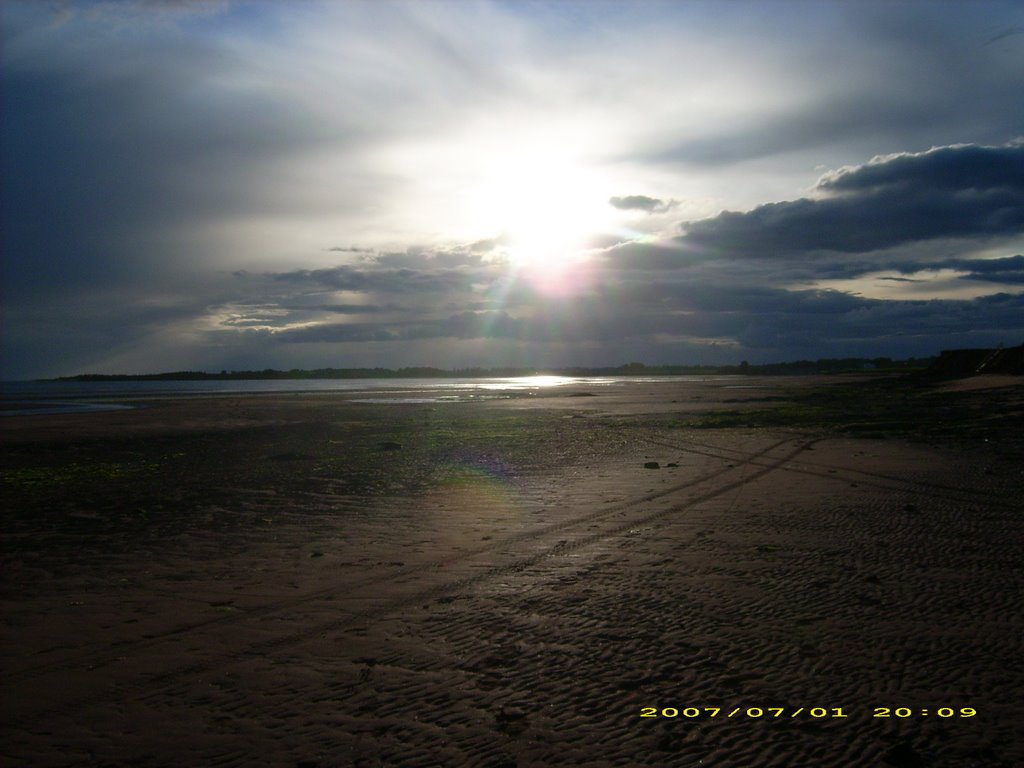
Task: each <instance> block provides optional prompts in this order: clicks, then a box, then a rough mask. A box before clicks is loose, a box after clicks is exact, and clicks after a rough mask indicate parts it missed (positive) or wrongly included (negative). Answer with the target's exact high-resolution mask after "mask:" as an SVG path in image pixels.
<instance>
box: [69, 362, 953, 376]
mask: <svg viewBox="0 0 1024 768" xmlns="http://www.w3.org/2000/svg"><path fill="white" fill-rule="evenodd" d="M934 359H935V358H914V357H911V358H908V359H906V360H893V359H891V358H888V357H871V358H865V357H841V358H821V359H819V360H794V361H791V362H785V363H760V364H752V363H748V362H747V361H746V360H744V361H743V362H742V363H740V364H739V365H645V364H644V363H626V364H625V365H618V366H614V367H604V368H544V369H537V368H454V369H443V368H433V367H429V366H426V367H423V366H416V367H411V368H316V369H313V370H305V369H301V368H292V369H291V370H288V371H279V370H275V369H273V368H264V369H263V370H261V371H221V372H220V373H209V372H206V371H171V372H166V373H139V374H106V373H82V374H78V375H77V376H61V377H59V378H56V379H51V381H240V380H249V381H251V380H261V379H437V378H467V379H477V378H495V377H501V378H503V377H511V376H535V375H554V376H687V375H752V376H753V375H758V376H798V375H806V374H816V373H819V374H827V373H850V372H855V371H866V370H874V371H907V370H917V369H923V368H927V367H928V366H929V365H930V364H931V363H932V362H933V361H934Z"/></svg>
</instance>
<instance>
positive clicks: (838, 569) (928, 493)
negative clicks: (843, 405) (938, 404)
mask: <svg viewBox="0 0 1024 768" xmlns="http://www.w3.org/2000/svg"><path fill="white" fill-rule="evenodd" d="M815 383H816V382H813V381H811V380H801V381H795V380H784V379H751V381H750V383H749V384H745V385H744V387H743V388H736V387H730V388H726V387H724V386H723V385H722V382H718V383H714V382H707V383H668V382H652V383H643V384H635V385H632V386H630V387H628V388H617V389H615V390H614V391H611V390H608V389H594V390H592V391H590V392H584V391H581V390H579V388H576V389H574V390H556V391H555V392H554V393H553V394H551V395H550V396H523V397H515V398H509V399H506V400H494V401H489V402H478V403H443V404H424V403H408V404H388V405H384V404H381V405H375V404H366V403H353V402H351V401H350V400H351V398H349V399H346V398H345V397H343V396H337V395H291V396H281V395H274V396H248V397H217V398H196V397H190V398H183V399H178V400H166V401H151V402H149V403H147V407H145V408H140V409H137V410H125V411H111V412H106V413H82V414H64V415H50V416H24V417H7V418H5V419H4V421H3V422H2V423H0V429H2V430H3V445H2V459H3V465H2V466H3V470H4V482H3V486H2V488H3V503H4V508H5V509H6V510H9V511H8V512H5V517H4V528H3V549H2V556H3V559H2V565H3V580H2V594H0V599H2V606H0V609H2V616H3V619H2V635H0V658H2V668H3V670H4V671H3V676H2V678H0V690H2V701H0V707H2V708H0V728H2V729H3V730H2V733H3V735H2V741H0V760H2V762H3V764H4V765H15V766H17V765H26V766H28V765H31V766H64V765H82V766H111V765H115V766H120V765H125V766H128V765H131V766H178V765H197V766H198V765H203V766H249V765H267V766H307V767H308V766H494V767H495V768H498V767H499V766H563V765H564V766H722V767H723V768H732V767H734V766H737V767H742V768H760V766H780V767H782V766H785V767H786V768H790V767H792V766H850V767H851V768H856V767H858V766H897V768H900V767H907V768H913V767H914V766H935V767H943V768H944V767H946V766H948V767H949V768H953V767H954V766H956V767H957V768H964V767H966V766H996V767H1005V768H1010V766H1018V765H1024V743H1022V742H1021V740H1020V737H1019V724H1020V718H1021V715H1022V711H1021V703H1020V702H1021V697H1020V696H1021V690H1022V688H1024V685H1022V684H1024V679H1022V677H1024V676H1022V673H1021V667H1020V658H1022V657H1024V640H1022V638H1024V618H1022V615H1021V611H1020V607H1019V601H1020V595H1021V594H1022V590H1021V587H1022V581H1024V577H1022V575H1021V574H1022V572H1024V571H1022V565H1024V562H1022V561H1024V557H1022V554H1021V551H1020V546H1019V544H1020V541H1021V533H1022V528H1024V518H1022V515H1021V512H1022V509H1024V507H1022V503H1021V499H1020V488H1021V486H1022V479H1024V475H1022V474H1021V465H1020V463H1019V451H1018V449H1019V446H1017V445H1016V444H1015V445H1007V444H1004V442H1002V441H1000V440H998V439H993V438H991V437H986V438H971V437H970V436H968V437H965V438H964V439H963V440H960V441H950V440H935V439H931V440H925V441H916V442H913V441H908V440H905V439H902V438H900V437H893V436H891V435H890V436H886V437H885V439H880V438H879V437H876V438H871V439H865V438H859V437H850V436H848V435H847V434H842V433H837V432H835V431H833V430H829V429H820V428H819V429H809V428H807V427H806V425H803V426H799V427H787V426H785V425H778V426H774V427H771V428H764V427H756V426H747V427H728V428H709V427H707V426H706V425H705V426H704V427H703V428H700V427H695V426H693V421H692V420H693V419H694V418H698V419H699V418H700V415H701V414H702V413H705V412H710V411H720V410H722V409H724V410H727V411H737V410H739V411H743V410H744V409H756V408H763V407H765V404H768V405H771V404H773V403H774V402H775V401H776V399H778V398H780V397H782V395H781V394H780V393H781V392H783V390H784V389H785V388H787V387H794V386H796V387H799V386H810V385H811V384H815ZM818 383H820V382H818ZM999 386H1001V387H1011V388H1013V387H1016V388H1019V387H1020V385H1019V384H1017V383H1016V382H1014V381H1009V382H1003V383H1001V384H1000V385H999ZM968 389H970V388H968ZM983 389H984V388H982V387H975V388H974V389H971V391H972V392H974V393H975V395H977V396H982V395H978V394H977V392H981V391H983ZM972 402H973V401H972ZM655 462H656V463H657V468H654V467H653V466H651V467H648V466H646V465H652V464H653V463H655ZM652 714H653V715H654V716H645V715H652Z"/></svg>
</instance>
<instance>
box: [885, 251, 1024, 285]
mask: <svg viewBox="0 0 1024 768" xmlns="http://www.w3.org/2000/svg"><path fill="white" fill-rule="evenodd" d="M889 268H890V269H897V270H899V271H900V272H904V273H912V272H917V271H919V270H921V269H953V270H956V271H958V272H964V273H965V274H963V275H960V276H959V277H960V279H962V280H984V281H987V282H991V283H1005V284H1008V285H1011V284H1024V256H1021V255H1017V256H1005V257H1003V258H1001V259H941V260H939V261H934V262H929V263H928V264H920V263H907V262H903V263H899V264H893V265H892V266H891V267H889ZM881 279H883V280H907V278H897V277H889V278H881Z"/></svg>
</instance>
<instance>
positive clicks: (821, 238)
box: [0, 0, 1024, 380]
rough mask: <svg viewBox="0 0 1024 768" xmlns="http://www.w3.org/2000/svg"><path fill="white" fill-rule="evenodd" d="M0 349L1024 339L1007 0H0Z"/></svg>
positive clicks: (533, 352)
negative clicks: (0, 2) (998, 0)
mask: <svg viewBox="0 0 1024 768" xmlns="http://www.w3.org/2000/svg"><path fill="white" fill-rule="evenodd" d="M0 34H2V39H0V46H2V47H0V78H2V84H0V161H2V169H0V246H2V250H0V278H2V280H0V306H2V315H0V321H2V325H0V378H3V379H7V380H11V379H25V378H32V377H45V376H57V375H69V374H76V373H86V372H90V373H146V372H158V371H172V370H183V369H191V370H208V371H219V370H225V369H226V370H246V369H263V368H279V369H289V368H321V367H364V366H368V367H376V366H382V367H390V368H398V367H405V366H419V365H431V366H437V367H443V368H459V367H471V366H482V367H498V366H517V367H533V368H538V369H541V368H550V367H561V366H604V365H620V364H623V363H628V362H642V363H646V364H649V365H656V364H704V365H715V364H727V363H738V362H740V361H742V360H747V361H749V362H751V363H759V362H772V361H783V360H796V359H807V358H810V359H815V358H821V357H849V356H861V357H877V356H886V357H894V358H906V357H911V356H914V357H925V356H930V355H934V354H936V353H937V352H938V351H940V350H941V349H948V348H958V347H979V346H995V345H998V344H1004V345H1008V346H1009V345H1016V344H1020V343H1022V342H1024V111H1022V110H1021V107H1020V101H1021V94H1022V93H1024V5H1022V4H1020V3H1019V2H1005V3H1004V2H995V1H991V2H988V1H985V0H971V1H970V2H953V1H952V0H946V1H944V2H932V1H929V2H913V1H912V0H905V1H904V2H855V1H850V2H811V1H810V0H793V1H791V2H785V1H784V0H776V1H774V2H760V1H759V2H742V0H732V2H712V1H711V0H706V1H701V0H689V1H680V2H658V1H657V0H634V1H632V2H630V1H622V2H603V1H602V0H587V1H586V2H571V1H570V0H564V1H561V2H556V1H549V2H540V1H537V2H531V0H516V1H515V2H495V1H490V0H455V1H452V2H443V1H441V0H419V1H413V0H403V1H396V2H388V1H387V0H335V1H329V2H313V1H312V0H293V1H290V2H287V3H284V2H251V1H247V0H237V1H234V0H220V1H216V0H210V1H209V2H196V1H191V2H190V1H189V0H119V1H117V2H101V1H99V0H96V1H93V2H90V1H86V0H80V1H79V2H71V1H65V2H61V1H59V0H53V1H52V2H46V1H44V0H33V1H32V2H20V1H19V0H6V1H5V2H4V3H3V4H0Z"/></svg>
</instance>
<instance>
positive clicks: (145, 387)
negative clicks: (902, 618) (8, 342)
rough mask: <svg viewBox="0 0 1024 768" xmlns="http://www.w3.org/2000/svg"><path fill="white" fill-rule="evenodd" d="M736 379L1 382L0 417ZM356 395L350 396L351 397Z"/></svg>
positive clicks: (456, 398) (422, 398)
mask: <svg viewBox="0 0 1024 768" xmlns="http://www.w3.org/2000/svg"><path fill="white" fill-rule="evenodd" d="M736 378H739V377H736V376H656V377H650V376H646V377H645V376H579V377H576V376H514V377H508V378H480V379H468V378H429V379H253V380H235V381H223V380H215V381H9V382H0V406H2V407H0V415H3V416H14V415H31V414H44V413H85V412H89V411H97V410H115V409H120V408H132V407H135V405H133V403H134V404H138V403H140V402H144V401H145V400H149V399H160V398H167V397H189V396H196V395H207V396H209V395H230V394H260V393H301V392H319V393H330V392H335V393H338V394H344V395H350V397H346V399H347V400H350V401H353V402H362V403H446V402H448V403H450V402H471V401H475V400H493V399H496V398H502V397H515V396H522V395H528V394H531V393H536V394H540V393H542V392H546V391H553V390H558V389H563V388H568V387H572V386H584V385H585V386H587V387H595V386H597V387H615V386H622V385H624V384H629V383H633V382H654V381H659V382H662V381H705V382H706V381H709V380H732V379H736ZM351 395H355V397H351Z"/></svg>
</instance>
